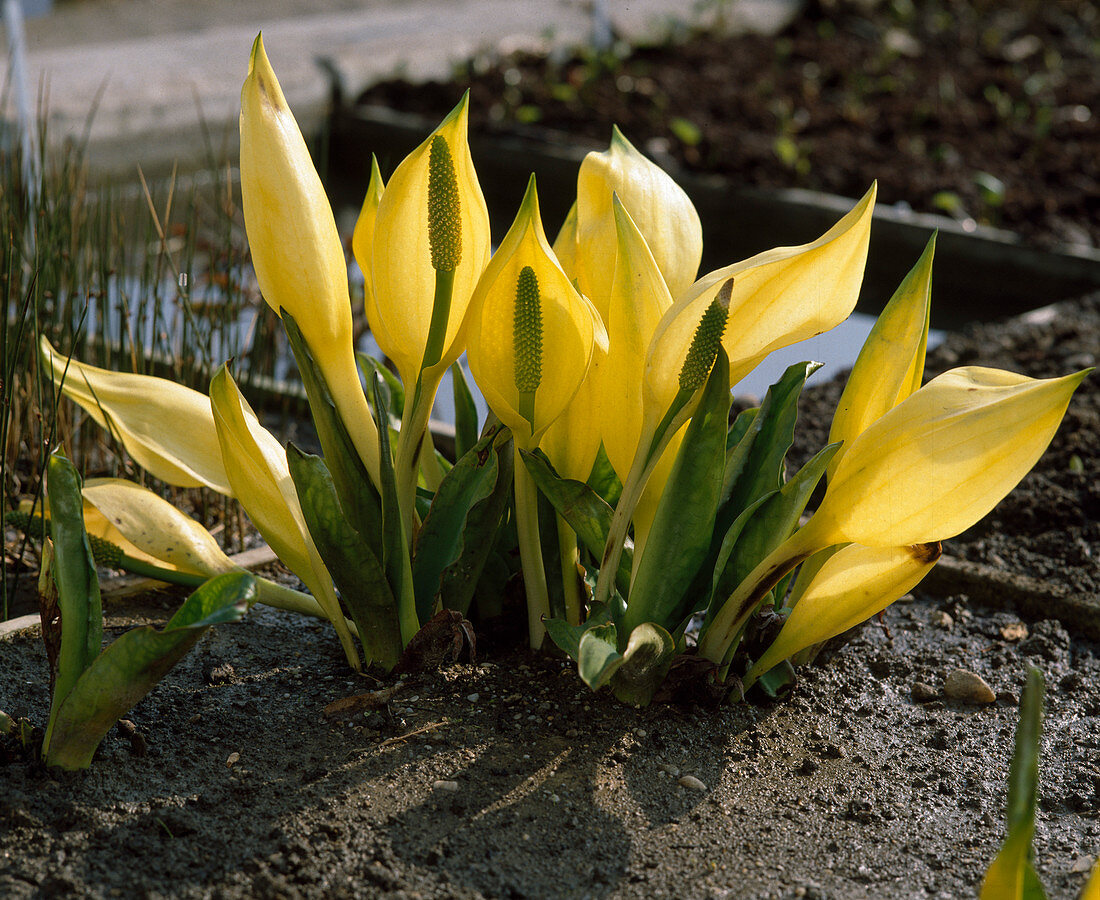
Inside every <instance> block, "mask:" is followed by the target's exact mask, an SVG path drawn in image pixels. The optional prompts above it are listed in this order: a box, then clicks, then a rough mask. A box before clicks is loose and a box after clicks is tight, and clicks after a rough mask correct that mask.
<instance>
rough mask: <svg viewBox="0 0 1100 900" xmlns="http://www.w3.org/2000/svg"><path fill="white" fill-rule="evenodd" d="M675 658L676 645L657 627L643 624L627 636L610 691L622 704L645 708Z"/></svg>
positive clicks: (649, 623) (666, 632) (670, 637)
mask: <svg viewBox="0 0 1100 900" xmlns="http://www.w3.org/2000/svg"><path fill="white" fill-rule="evenodd" d="M675 655H676V642H675V641H674V640H673V638H672V635H671V634H669V633H668V631H666V630H665V629H664V628H662V627H661V626H660V625H656V624H654V623H653V622H644V623H642V624H641V625H639V626H638V627H637V628H635V629H634V630H633V631H632V632H631V633H630V640H629V641H627V645H626V650H625V651H624V652H623V661H622V664H621V665H620V666H619V667H618V668H617V669H616V670H615V673H614V674H613V675H612V677H611V689H612V691H613V692H614V694H615V696H616V697H617V698H618V699H619V700H621V701H622V702H623V703H628V704H630V705H631V706H648V705H649V701H650V700H652V699H653V695H654V694H656V693H657V689H658V688H659V687H660V686H661V683H662V682H663V681H664V680H665V676H666V675H667V674H668V670H669V667H671V665H672V660H673V658H674V657H675Z"/></svg>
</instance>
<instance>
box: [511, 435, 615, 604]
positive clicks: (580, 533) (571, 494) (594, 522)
mask: <svg viewBox="0 0 1100 900" xmlns="http://www.w3.org/2000/svg"><path fill="white" fill-rule="evenodd" d="M520 455H521V456H522V457H523V461H524V463H525V464H526V466H527V470H528V471H529V472H530V473H531V477H532V478H534V479H535V484H536V485H537V486H538V489H539V490H540V491H542V493H543V494H544V495H545V496H546V498H547V499H548V500H549V501H550V502H551V503H553V504H554V509H556V510H557V511H558V515H560V516H561V517H562V518H563V519H565V521H566V522H568V523H569V527H570V528H572V529H573V530H574V531H575V532H576V533H577V537H578V538H579V539H580V541H581V543H582V544H583V545H584V546H585V548H586V549H587V550H588V552H589V553H591V554H592V555H593V556H594V557H595V558H596V559H602V558H603V551H604V547H605V546H606V545H607V533H608V531H610V530H611V517H612V516H613V515H614V510H612V509H611V507H610V506H608V505H607V502H606V501H605V500H604V499H603V498H602V497H600V496H599V495H598V494H597V493H596V492H595V491H594V490H592V488H590V487H589V486H588V485H587V484H584V483H582V482H580V481H574V480H573V479H571V478H562V477H561V476H559V475H558V473H557V472H555V471H554V469H553V468H552V467H551V465H550V464H549V463H548V462H547V461H546V458H545V457H544V456H543V455H542V454H541V453H538V452H534V453H532V452H530V451H527V450H520ZM633 565H634V554H633V552H632V551H631V550H630V549H629V548H628V549H627V550H624V551H623V555H622V558H621V559H620V560H619V569H618V571H617V572H616V573H615V584H616V585H617V586H618V588H619V590H620V591H621V592H622V593H623V595H624V596H625V595H626V593H627V591H628V590H629V588H630V570H631V567H632V566H633Z"/></svg>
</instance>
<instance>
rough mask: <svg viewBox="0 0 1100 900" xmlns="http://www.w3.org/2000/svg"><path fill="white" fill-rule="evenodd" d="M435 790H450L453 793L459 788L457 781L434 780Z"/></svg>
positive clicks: (433, 787) (433, 786)
mask: <svg viewBox="0 0 1100 900" xmlns="http://www.w3.org/2000/svg"><path fill="white" fill-rule="evenodd" d="M432 790H433V791H450V792H451V793H452V794H453V793H454V792H455V791H457V790H458V782H457V781H433V782H432Z"/></svg>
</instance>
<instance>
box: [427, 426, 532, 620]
mask: <svg viewBox="0 0 1100 900" xmlns="http://www.w3.org/2000/svg"><path fill="white" fill-rule="evenodd" d="M493 455H495V456H496V463H495V468H496V480H495V482H494V484H493V489H492V491H491V492H490V493H489V494H488V496H486V497H485V498H484V499H482V500H480V501H478V502H477V503H475V504H474V505H473V506H472V507H471V508H470V511H469V512H468V513H467V515H466V524H465V526H464V527H463V529H462V548H461V552H460V553H459V555H458V556H457V557H456V558H455V559H454V561H453V562H451V563H450V564H449V565H448V566H447V567H446V568H445V569H444V570H443V574H442V576H441V578H440V585H439V598H440V600H441V601H442V603H443V606H444V608H446V609H453V610H457V611H458V612H460V613H462V615H464V616H465V615H466V614H467V612H468V611H469V609H470V604H471V602H472V601H473V598H474V594H475V593H476V592H477V590H478V588H479V586H483V587H486V589H487V590H498V591H501V590H503V580H506V577H505V579H499V578H496V577H491V578H490V579H489V580H490V582H492V584H490V585H488V586H484V585H482V576H483V575H484V574H485V573H486V566H487V564H488V562H489V559H490V557H491V556H492V553H493V548H494V547H495V546H496V544H497V540H498V531H499V530H500V525H501V519H502V518H503V516H504V513H505V510H507V508H508V502H509V499H510V498H511V495H512V472H513V466H514V465H515V454H514V452H513V449H512V440H511V436H510V433H509V432H507V431H506V430H504V429H503V427H501V429H500V432H499V433H498V436H497V439H496V445H495V446H494V447H493Z"/></svg>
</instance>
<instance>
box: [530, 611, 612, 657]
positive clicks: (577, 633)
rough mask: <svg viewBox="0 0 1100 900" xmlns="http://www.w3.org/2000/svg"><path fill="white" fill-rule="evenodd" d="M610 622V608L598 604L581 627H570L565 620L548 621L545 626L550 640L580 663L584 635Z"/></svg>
mask: <svg viewBox="0 0 1100 900" xmlns="http://www.w3.org/2000/svg"><path fill="white" fill-rule="evenodd" d="M609 622H611V609H610V607H607V606H605V605H604V604H602V603H597V604H593V609H592V610H590V611H589V613H588V618H587V619H586V620H585V621H584V622H582V623H581V624H580V625H570V624H569V622H568V621H567V620H565V619H547V620H546V621H545V622H544V624H545V625H546V633H547V634H549V635H550V639H551V640H552V641H553V642H554V643H555V644H557V645H558V647H559V648H561V650H563V651H564V652H565V653H566V654H568V655H569V658H570V659H572V660H574V661H579V660H580V653H581V651H580V643H581V637H582V636H583V635H584V633H585V632H586V631H588V630H589V629H591V628H595V627H596V626H599V625H606V624H608V623H609Z"/></svg>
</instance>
